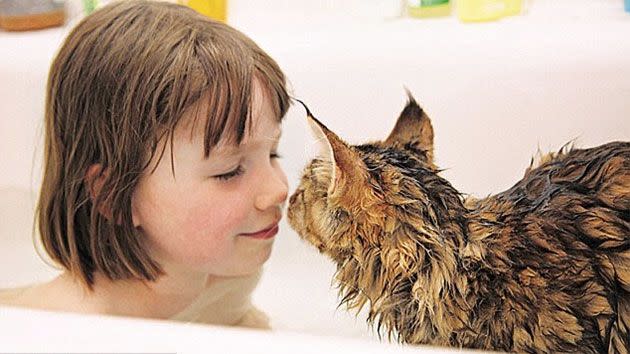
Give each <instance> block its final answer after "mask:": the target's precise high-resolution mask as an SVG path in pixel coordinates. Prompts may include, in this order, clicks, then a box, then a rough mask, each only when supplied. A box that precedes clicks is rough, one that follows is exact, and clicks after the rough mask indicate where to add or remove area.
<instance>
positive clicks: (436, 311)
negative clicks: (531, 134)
mask: <svg viewBox="0 0 630 354" xmlns="http://www.w3.org/2000/svg"><path fill="white" fill-rule="evenodd" d="M305 107H306V106H305ZM307 114H308V120H309V123H310V125H311V127H312V128H313V131H314V132H315V134H316V135H317V136H318V137H319V138H320V139H321V142H322V146H323V154H322V156H320V157H318V158H315V159H314V160H313V161H311V163H310V164H309V165H308V166H307V167H306V170H305V172H304V175H303V177H302V179H301V182H300V185H299V186H298V188H297V190H296V191H295V193H294V194H293V195H292V196H291V198H290V203H289V209H288V218H289V223H290V225H291V227H292V228H294V229H295V230H296V231H297V233H298V234H299V235H300V237H301V238H303V239H304V240H306V241H308V242H309V243H311V244H312V245H314V246H315V247H317V248H318V249H319V251H320V252H321V253H323V254H325V255H327V256H328V257H330V258H331V259H332V260H333V261H334V262H335V263H336V265H337V273H336V276H335V279H336V282H337V283H338V286H339V289H340V295H341V296H342V300H341V302H342V304H346V305H347V306H348V308H350V309H356V310H357V311H358V310H360V309H361V308H362V307H363V306H364V305H367V306H368V307H369V314H368V322H369V323H370V324H372V325H376V327H377V331H378V333H379V334H381V333H383V332H384V333H386V334H387V336H388V337H390V338H392V337H393V338H395V339H396V340H398V341H400V342H402V343H409V344H433V345H447V346H455V347H467V348H479V349H493V350H505V351H516V352H580V353H605V352H608V353H628V352H629V346H630V337H629V336H630V143H629V142H612V143H609V144H605V145H602V146H599V147H595V148H591V149H583V150H580V149H564V150H561V151H560V152H558V153H553V154H549V155H547V156H546V157H545V158H543V159H542V162H541V163H540V164H538V165H535V164H532V165H531V166H530V168H528V169H527V171H526V172H525V175H524V177H523V179H522V180H521V181H519V182H517V183H516V184H515V185H514V186H513V187H512V188H510V189H509V190H507V191H505V192H503V193H500V194H497V195H493V196H490V197H487V198H484V199H473V198H468V199H466V198H463V196H462V194H461V193H460V192H458V191H457V190H456V189H455V188H454V187H453V186H452V185H451V184H450V183H449V182H448V181H446V180H445V179H444V178H442V177H440V175H439V172H440V171H439V169H438V168H437V167H436V166H435V165H434V163H433V128H432V125H431V122H430V119H429V117H428V116H427V115H426V114H425V112H424V111H423V110H422V109H421V108H420V106H419V105H418V104H417V103H416V101H415V100H414V99H413V97H412V96H411V95H409V102H408V103H407V105H406V107H405V108H404V110H403V111H402V113H401V115H400V117H399V118H398V121H397V123H396V125H395V127H394V129H393V131H392V132H391V134H390V135H389V137H388V138H387V139H385V140H384V141H380V142H374V143H369V144H363V145H356V146H351V145H349V144H347V143H345V142H344V141H343V140H342V139H340V138H339V137H338V136H337V135H336V134H335V133H333V132H332V131H330V130H329V129H328V128H326V126H324V125H323V124H322V123H321V122H320V121H318V120H317V119H316V118H314V117H313V116H312V114H311V113H310V111H308V108H307Z"/></svg>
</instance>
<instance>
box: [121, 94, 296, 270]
mask: <svg viewBox="0 0 630 354" xmlns="http://www.w3.org/2000/svg"><path fill="white" fill-rule="evenodd" d="M253 90H254V92H253V105H252V108H253V111H252V121H251V124H252V134H250V135H248V134H246V135H245V137H244V139H243V142H242V144H241V145H239V146H228V145H226V144H223V143H219V145H218V146H217V147H216V148H215V149H214V150H212V151H211V153H210V157H209V158H208V159H204V157H203V128H201V129H200V128H199V127H203V119H199V121H198V123H197V124H196V125H195V127H196V128H195V129H196V131H195V132H194V134H193V138H192V140H191V138H190V137H191V131H190V124H188V125H187V124H184V123H185V122H186V120H190V119H188V118H189V117H186V116H184V117H183V118H184V119H185V120H184V121H182V124H181V127H180V128H178V129H177V130H176V131H175V135H174V138H173V139H174V145H173V163H174V169H175V176H173V173H172V170H171V159H170V153H171V151H170V148H169V147H168V145H169V144H167V148H166V150H165V153H164V155H163V158H162V159H161V160H160V161H159V163H158V165H157V169H156V170H155V172H153V173H150V169H151V168H152V167H153V166H155V164H153V163H152V164H151V165H150V166H149V171H148V172H147V173H146V174H145V175H144V176H143V177H142V178H141V180H140V182H139V185H138V187H137V189H136V191H135V193H134V197H133V203H132V205H133V208H132V210H133V217H134V223H135V224H136V226H137V227H138V228H139V229H140V230H141V231H142V232H143V234H144V235H145V236H146V238H147V240H148V242H149V250H150V252H151V255H152V256H153V257H154V258H155V259H156V260H157V261H158V262H160V264H162V265H163V266H164V268H165V270H166V271H167V272H169V270H174V269H180V270H185V271H195V272H204V273H210V274H212V275H217V276H235V275H247V274H251V273H253V272H255V271H256V270H257V269H258V268H259V267H260V266H261V265H262V264H263V263H264V262H265V261H266V260H267V259H268V258H269V255H270V254H271V247H272V244H273V240H274V237H273V234H274V230H273V228H274V227H276V225H277V223H278V221H279V220H280V218H281V213H282V204H283V203H284V202H285V200H286V197H287V192H288V185H287V179H286V176H285V174H284V172H283V171H282V168H281V167H280V165H279V164H278V161H277V159H276V156H275V154H276V153H277V148H278V140H279V137H280V124H279V123H278V121H277V118H276V116H275V114H274V112H273V108H272V106H271V102H270V100H269V99H268V98H267V96H266V94H265V93H264V91H263V90H262V88H261V87H260V85H258V84H257V83H256V82H255V84H254V87H253ZM191 111H195V110H194V109H193V110H191ZM200 111H203V110H200ZM191 114H192V113H191ZM158 152H159V150H158ZM156 155H160V154H159V153H157V154H156ZM156 160H157V157H156ZM268 228H272V230H271V231H270V232H266V233H265V232H263V234H266V235H265V236H266V237H261V236H262V235H258V237H252V236H251V235H245V234H251V233H255V232H258V231H261V230H265V229H268ZM275 230H276V231H277V229H275Z"/></svg>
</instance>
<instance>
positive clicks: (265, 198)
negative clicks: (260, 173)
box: [255, 171, 289, 210]
mask: <svg viewBox="0 0 630 354" xmlns="http://www.w3.org/2000/svg"><path fill="white" fill-rule="evenodd" d="M260 183H261V186H260V187H261V189H260V191H261V192H260V194H259V195H258V197H257V198H256V201H255V206H256V208H257V209H259V210H266V209H268V208H270V207H277V206H278V205H280V204H282V203H284V202H285V201H286V200H287V196H288V194H289V186H288V182H287V178H286V176H285V175H284V172H282V171H274V173H272V174H270V175H269V177H268V178H265V179H264V180H262V181H260Z"/></svg>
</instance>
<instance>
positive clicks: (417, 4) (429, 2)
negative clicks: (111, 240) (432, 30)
mask: <svg viewBox="0 0 630 354" xmlns="http://www.w3.org/2000/svg"><path fill="white" fill-rule="evenodd" d="M406 2H407V14H408V15H409V16H411V17H418V18H428V17H444V16H449V15H450V14H451V2H450V1H449V0H407V1H406Z"/></svg>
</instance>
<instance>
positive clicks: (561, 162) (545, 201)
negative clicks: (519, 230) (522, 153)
mask: <svg viewBox="0 0 630 354" xmlns="http://www.w3.org/2000/svg"><path fill="white" fill-rule="evenodd" d="M495 197H496V198H497V199H498V200H500V201H502V202H507V203H512V204H513V206H514V209H515V211H517V212H520V213H524V212H528V211H529V212H534V211H536V210H538V211H543V210H548V209H550V208H551V209H553V208H562V209H565V208H568V209H572V208H573V209H575V210H574V211H575V212H578V211H580V210H581V208H580V207H579V205H580V204H583V203H586V205H582V207H586V208H590V207H595V208H598V207H603V208H611V209H614V210H617V211H619V212H625V213H626V215H625V216H626V217H627V216H628V215H627V213H628V211H629V210H630V142H612V143H608V144H605V145H601V146H598V147H594V148H590V149H575V150H571V151H568V152H559V153H557V154H550V155H548V158H546V159H544V162H543V163H542V164H541V165H539V166H536V167H532V168H529V169H528V170H527V172H526V173H525V176H524V177H523V179H522V180H521V181H519V182H518V183H516V184H515V185H514V186H513V187H512V188H510V189H509V190H507V191H505V192H504V193H501V194H498V195H496V196H495ZM563 205H564V207H563ZM519 209H522V210H519Z"/></svg>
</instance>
